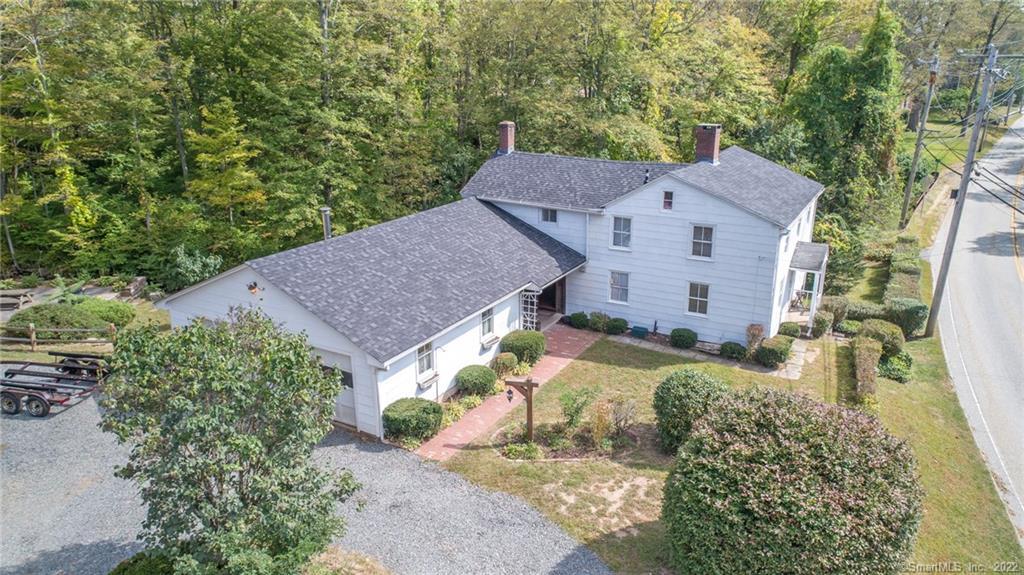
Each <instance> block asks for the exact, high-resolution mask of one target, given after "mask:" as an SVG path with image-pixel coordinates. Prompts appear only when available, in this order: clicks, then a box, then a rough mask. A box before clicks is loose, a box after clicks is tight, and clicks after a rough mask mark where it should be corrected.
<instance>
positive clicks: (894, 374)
mask: <svg viewBox="0 0 1024 575" xmlns="http://www.w3.org/2000/svg"><path fill="white" fill-rule="evenodd" d="M912 365H914V358H912V357H911V356H910V354H909V353H907V352H906V351H901V352H899V353H897V354H896V355H894V356H892V357H886V358H883V359H882V361H881V362H880V363H879V364H878V375H880V376H882V377H885V378H888V379H891V380H893V381H898V382H900V383H906V382H908V381H910V367H911V366H912Z"/></svg>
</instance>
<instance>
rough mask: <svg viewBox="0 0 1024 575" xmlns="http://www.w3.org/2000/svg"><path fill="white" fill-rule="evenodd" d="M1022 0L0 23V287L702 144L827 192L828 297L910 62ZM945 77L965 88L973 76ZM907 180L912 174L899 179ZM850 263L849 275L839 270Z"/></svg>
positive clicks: (881, 159)
mask: <svg viewBox="0 0 1024 575" xmlns="http://www.w3.org/2000/svg"><path fill="white" fill-rule="evenodd" d="M1022 15H1024V8H1022V4H1021V1H1020V0H899V1H896V0H893V1H891V2H889V3H888V4H886V3H884V2H880V1H879V0H691V1H668V0H616V1H600V0H587V1H584V0H579V1H561V0H527V1H510V0H484V1H479V0H463V1H460V0H405V1H401V0H366V1H363V0H350V1H340V0H136V1H128V0H124V1H104V0H64V1H46V0H12V1H9V2H5V3H4V6H3V7H2V8H0V26H2V35H0V37H2V46H0V58H2V65H3V69H2V77H0V90H2V93H0V98H2V99H0V106H2V108H0V121H2V126H0V130H2V133H0V146H2V148H0V153H2V158H0V163H2V165H0V178H2V179H0V193H2V198H0V216H2V220H3V221H2V227H3V230H2V231H3V236H4V237H3V248H2V252H0V261H2V273H3V275H4V276H10V275H14V274H28V273H39V274H41V275H44V276H48V275H52V274H56V273H59V274H63V275H66V276H92V277H96V276H99V275H109V274H133V275H134V274H138V275H146V276H149V277H150V278H151V281H154V282H156V283H158V284H160V285H162V286H163V287H164V288H166V289H169V290H173V289H178V288H180V287H182V286H183V285H185V284H187V283H189V282H191V281H195V279H196V273H197V271H196V270H200V272H198V273H201V275H208V274H209V273H212V272H214V271H216V270H217V269H218V268H219V269H226V268H228V267H230V266H233V265H235V264H237V263H239V262H241V261H244V260H246V259H249V258H253V257H256V256H260V255H264V254H268V253H272V252H275V251H279V250H281V249H284V248H288V247H291V246H295V245H299V244H302V243H306V242H309V241H313V240H316V239H317V238H318V237H319V234H320V230H319V226H320V221H319V217H318V214H317V209H318V208H319V207H320V206H324V205H327V206H330V207H331V208H332V210H333V222H334V227H335V230H334V231H335V233H344V232H346V231H351V230H354V229H358V228H361V227H365V226H368V225H372V224H375V223H378V222H381V221H384V220H387V219H390V218H395V217H399V216H402V215H405V214H408V213H412V212H415V211H418V210H422V209H425V208H429V207H433V206H436V205H439V204H442V203H445V202H448V201H451V200H453V199H455V198H456V197H457V196H458V191H459V189H460V188H461V186H462V185H463V184H464V183H465V181H466V180H467V179H468V178H469V177H470V176H471V175H472V174H473V172H474V170H475V169H476V168H477V167H478V166H479V165H480V163H481V162H482V161H483V160H485V159H486V158H487V157H488V156H489V155H490V154H491V153H492V152H493V150H494V148H495V144H496V137H497V129H496V127H497V124H498V122H499V121H501V120H506V119H507V120H513V121H515V122H516V123H517V124H518V132H517V140H518V142H517V147H518V148H520V149H524V150H529V151H535V152H552V153H562V154H572V155H584V156H595V157H604V158H614V159H629V160H641V159H642V160H665V161H687V160H689V159H691V158H692V148H693V142H692V129H693V126H694V125H696V124H697V123H699V122H717V123H721V124H723V126H724V142H723V144H724V145H731V144H740V145H743V146H745V147H747V148H748V149H751V150H753V151H755V152H757V153H760V154H762V155H764V156H766V157H769V158H771V159H773V160H776V161H779V162H782V163H784V164H786V165H787V166H790V167H791V168H792V169H794V170H797V171H799V172H801V173H804V174H806V175H808V176H810V177H813V178H815V179H817V180H819V181H821V182H822V183H824V184H826V185H827V186H828V188H827V191H826V194H825V196H824V198H823V200H822V202H820V208H819V209H820V213H819V225H818V226H817V229H816V233H817V235H818V236H819V238H822V239H826V240H828V241H830V242H831V243H832V244H833V249H834V250H835V252H836V253H834V254H833V262H834V263H833V267H834V269H835V270H836V272H837V273H836V274H835V281H839V282H841V281H842V278H843V270H842V268H843V266H844V263H843V262H844V261H846V262H847V263H849V262H853V261H855V260H857V259H859V251H858V250H859V248H858V246H859V243H860V242H861V241H862V240H863V239H865V238H867V237H870V235H871V234H872V233H873V231H875V230H878V229H880V228H885V227H891V226H892V224H893V220H894V219H895V217H896V216H897V212H898V209H899V208H898V206H899V201H900V194H901V185H900V181H899V180H900V179H901V175H900V173H899V166H900V165H904V166H905V165H906V164H908V163H909V162H907V161H905V158H903V156H904V155H905V154H902V153H900V151H899V150H898V148H897V141H898V137H899V134H900V132H901V131H902V130H903V129H904V128H905V124H906V120H905V119H901V113H904V112H903V110H904V109H905V108H908V107H909V108H913V102H914V101H915V99H916V98H917V97H918V93H919V90H920V88H921V86H922V85H923V81H924V78H925V77H926V74H927V66H926V65H921V64H920V63H919V62H918V59H928V58H930V57H931V55H932V54H934V53H939V54H941V55H944V56H951V55H952V54H953V51H954V50H955V49H957V48H967V49H971V50H977V49H979V48H980V47H982V46H984V45H985V44H986V43H987V42H989V41H1009V40H1017V39H1021V36H1024V33H1022V28H1024V17H1022ZM944 73H947V74H960V75H961V76H962V80H963V82H964V85H965V86H969V85H971V82H972V81H973V76H972V70H971V69H970V67H969V66H966V65H962V66H961V67H960V68H959V69H956V68H955V67H954V68H949V69H947V70H944ZM904 169H906V168H904ZM844 258H845V260H844Z"/></svg>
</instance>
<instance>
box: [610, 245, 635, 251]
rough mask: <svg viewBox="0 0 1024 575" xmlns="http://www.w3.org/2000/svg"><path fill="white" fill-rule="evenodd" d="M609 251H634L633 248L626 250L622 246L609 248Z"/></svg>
mask: <svg viewBox="0 0 1024 575" xmlns="http://www.w3.org/2000/svg"><path fill="white" fill-rule="evenodd" d="M608 249H610V250H613V251H616V252H631V251H633V248H624V247H622V246H608Z"/></svg>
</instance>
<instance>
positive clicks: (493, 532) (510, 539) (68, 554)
mask: <svg viewBox="0 0 1024 575" xmlns="http://www.w3.org/2000/svg"><path fill="white" fill-rule="evenodd" d="M98 421H99V407H98V406H97V404H96V402H95V400H93V399H88V400H86V401H84V402H83V403H81V404H80V405H78V406H75V407H74V408H72V409H68V410H66V411H63V412H59V411H58V410H56V409H55V410H54V414H53V415H51V416H49V417H47V418H45V419H35V418H31V417H29V416H27V415H25V414H19V415H17V416H14V417H9V416H3V417H2V418H0V482H2V489H0V573H2V574H3V575H14V574H19V575H21V574H35V573H39V574H49V573H66V574H68V575H71V574H74V575H93V574H96V575H105V574H106V573H107V572H108V571H109V570H110V569H111V568H113V567H114V565H116V564H117V563H118V562H119V561H120V560H122V559H124V558H125V557H128V556H129V555H131V554H133V553H134V552H136V551H138V550H140V549H141V545H140V544H139V543H138V542H137V541H135V535H136V533H137V532H138V530H139V527H140V525H141V522H142V519H143V518H144V516H145V512H144V509H143V508H142V506H141V504H140V502H139V500H138V497H137V495H136V492H135V489H134V487H133V486H132V485H131V484H130V483H128V482H125V481H122V480H120V479H117V478H115V477H114V476H113V468H114V466H115V465H117V464H118V463H120V462H122V461H124V458H125V451H124V450H123V449H121V448H120V447H118V446H117V445H116V443H115V442H114V441H113V438H112V437H110V436H108V435H107V434H104V433H102V432H100V431H99V429H98V428H97V423H98ZM316 457H317V460H318V461H320V462H322V463H323V464H325V465H332V466H337V467H347V468H348V469H351V470H352V472H353V473H354V474H355V476H356V479H357V480H359V482H360V483H362V484H363V488H362V489H361V490H360V491H358V492H357V493H356V495H355V496H354V497H353V498H352V499H351V500H350V501H349V502H347V503H346V504H345V505H343V506H342V507H343V509H342V512H343V513H344V515H345V516H346V518H347V520H348V530H347V533H346V534H345V536H344V537H342V538H341V540H340V543H341V545H342V546H343V547H345V548H350V549H355V550H358V551H362V552H364V553H367V554H369V555H371V556H373V557H376V558H377V559H378V560H379V561H380V562H381V563H383V564H384V565H385V566H387V567H388V568H389V569H391V571H392V572H394V573H395V574H396V575H399V574H435V573H436V574H446V573H453V574H456V573H457V574H469V573H480V574H492V573H493V574H499V573H500V574H505V573H509V574H512V573H523V574H527V573H531V574H532V573H566V574H569V573H579V574H590V573H594V574H598V573H609V571H608V569H607V567H605V566H604V564H603V563H602V562H601V561H600V560H599V559H598V558H597V556H596V555H594V554H593V553H592V552H591V551H590V550H589V549H587V548H586V547H583V546H582V545H580V544H579V543H578V542H577V541H575V540H574V539H572V538H571V537H569V536H568V535H567V534H566V533H565V532H563V531H562V530H561V529H560V528H559V527H557V526H556V525H554V524H553V523H551V522H550V521H548V520H547V519H545V518H544V517H542V516H541V515H540V513H538V512H537V511H536V510H534V509H533V508H532V507H530V506H529V505H527V504H526V503H525V502H524V501H522V500H521V499H518V498H516V497H513V496H511V495H507V494H503V493H494V492H490V491H486V490H484V489H482V488H480V487H477V486H475V485H472V484H470V483H469V482H467V481H466V480H464V479H463V478H462V477H461V476H459V475H456V474H453V473H450V472H448V471H444V470H442V469H440V468H438V467H437V466H436V465H434V464H432V463H426V462H424V461H423V460H421V459H420V458H419V457H417V456H416V455H413V454H412V453H409V452H406V451H403V450H400V449H395V448H391V447H388V446H385V445H380V444H375V443H366V442H361V441H358V440H356V439H354V438H353V437H352V436H351V435H350V434H348V433H345V432H342V431H336V432H334V433H332V434H331V435H330V436H328V437H327V438H326V439H325V440H324V442H323V444H322V445H321V446H320V447H319V448H318V449H317V451H316Z"/></svg>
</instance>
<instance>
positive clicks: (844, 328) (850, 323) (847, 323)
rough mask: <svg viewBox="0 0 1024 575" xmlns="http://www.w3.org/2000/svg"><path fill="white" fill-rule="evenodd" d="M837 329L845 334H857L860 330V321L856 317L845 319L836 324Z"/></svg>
mask: <svg viewBox="0 0 1024 575" xmlns="http://www.w3.org/2000/svg"><path fill="white" fill-rule="evenodd" d="M836 331H838V332H839V333H841V334H844V335H857V332H858V331H860V322H859V321H857V320H855V319H844V320H843V321H841V322H839V323H838V324H836Z"/></svg>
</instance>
